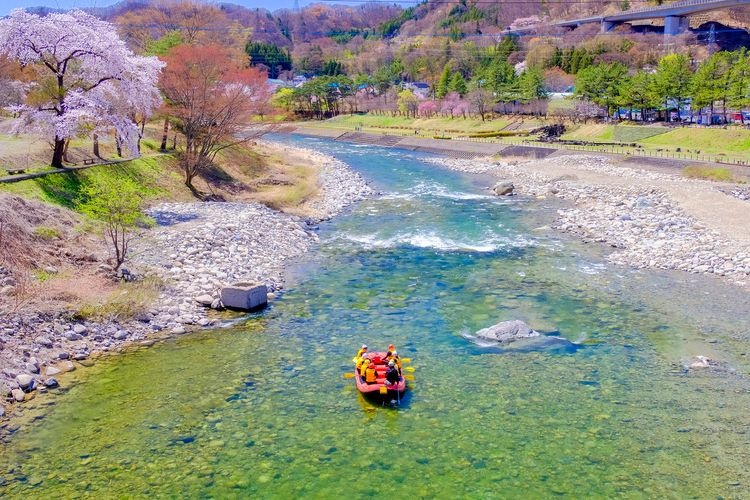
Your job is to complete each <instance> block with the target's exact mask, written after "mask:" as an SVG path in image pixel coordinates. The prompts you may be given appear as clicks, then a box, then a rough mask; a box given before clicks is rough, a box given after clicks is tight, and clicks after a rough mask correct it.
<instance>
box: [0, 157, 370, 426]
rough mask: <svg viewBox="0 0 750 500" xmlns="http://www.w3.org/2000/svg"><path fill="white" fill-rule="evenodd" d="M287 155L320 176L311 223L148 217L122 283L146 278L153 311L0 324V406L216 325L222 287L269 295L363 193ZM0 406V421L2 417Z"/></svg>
mask: <svg viewBox="0 0 750 500" xmlns="http://www.w3.org/2000/svg"><path fill="white" fill-rule="evenodd" d="M276 147H281V148H286V149H291V148H290V146H286V145H284V146H278V145H277V146H276ZM295 153H297V154H304V155H305V156H306V157H307V158H308V159H309V165H315V166H316V167H317V168H318V171H319V176H318V182H319V185H320V196H319V197H318V198H317V199H315V200H313V201H312V202H311V208H312V210H311V217H307V218H302V217H299V216H293V215H288V214H284V213H281V212H277V211H275V210H272V209H270V208H268V207H265V206H263V205H260V204H254V203H251V204H246V203H165V204H161V205H158V206H155V207H152V208H151V209H150V210H149V211H148V212H149V214H150V215H151V216H152V217H153V218H154V219H155V221H156V222H157V225H156V227H155V228H153V229H150V230H148V231H147V232H145V233H144V234H143V235H142V237H140V238H138V239H137V240H136V241H134V242H133V243H132V245H131V258H130V260H129V261H128V262H127V263H126V267H127V271H126V272H125V274H126V275H129V274H133V275H135V276H136V277H142V276H147V275H152V276H153V275H155V276H157V277H158V279H159V280H160V281H161V282H162V283H163V290H162V292H161V294H160V295H159V298H158V300H157V301H156V303H154V304H153V305H152V306H151V307H150V308H149V309H148V310H147V311H145V312H141V313H139V314H137V315H136V316H135V318H133V319H132V320H128V321H118V320H109V321H83V320H79V319H76V318H75V317H73V315H72V314H71V313H67V312H63V313H59V312H57V313H36V312H19V313H12V314H6V315H4V317H3V318H2V320H0V397H2V398H3V400H4V401H5V402H10V401H23V400H24V399H28V398H29V397H33V395H34V394H35V391H36V390H37V389H41V390H45V389H47V388H54V387H57V385H58V381H57V379H56V378H55V376H56V375H58V374H59V373H61V372H66V371H71V370H74V369H76V366H78V365H86V364H88V363H90V362H91V361H90V358H91V357H93V356H95V355H96V354H97V353H103V352H113V351H118V350H120V349H122V348H123V346H125V345H127V344H133V343H136V344H137V343H140V344H143V345H150V344H152V343H153V342H154V340H153V339H154V338H155V337H164V336H169V335H175V334H181V333H184V332H185V331H186V330H189V329H191V328H198V327H204V326H209V325H211V324H212V323H213V322H214V321H215V320H214V319H211V318H210V317H209V314H208V312H209V310H210V309H209V307H207V306H210V305H211V304H212V303H213V305H214V306H215V307H220V304H218V303H217V298H218V291H219V289H220V287H221V286H223V285H226V284H230V283H234V282H244V281H253V282H258V283H263V284H265V285H267V287H268V288H269V290H270V291H271V293H277V292H278V290H280V289H281V288H282V287H283V281H284V280H283V272H284V266H285V265H286V263H287V262H288V261H289V260H290V259H293V258H295V257H298V256H300V255H301V254H303V253H304V252H306V251H307V250H309V248H310V247H311V246H312V245H314V244H315V243H316V242H317V236H316V235H315V233H314V229H315V225H316V224H317V222H319V221H320V220H323V219H327V218H330V217H333V216H335V215H336V214H338V213H340V212H341V211H342V210H343V209H344V208H345V207H346V206H348V205H349V204H351V203H353V202H356V201H358V200H361V199H363V198H365V197H367V196H369V195H370V194H371V193H372V191H371V190H370V188H369V187H368V186H367V184H366V183H365V181H364V180H363V179H362V177H361V176H360V175H359V174H357V173H356V172H354V171H352V170H351V169H350V168H348V166H347V165H346V164H344V163H343V162H340V161H338V160H336V159H335V158H332V157H330V156H327V155H323V154H320V153H317V152H314V151H310V150H303V149H300V148H295ZM6 274H7V273H6ZM3 276H5V275H3ZM3 276H0V278H3ZM7 278H8V277H7V276H5V277H4V278H3V279H5V280H7ZM271 297H273V296H271ZM3 400H0V416H2V415H3V414H4V413H5V411H6V409H5V408H4V407H3V405H2V402H1V401H3Z"/></svg>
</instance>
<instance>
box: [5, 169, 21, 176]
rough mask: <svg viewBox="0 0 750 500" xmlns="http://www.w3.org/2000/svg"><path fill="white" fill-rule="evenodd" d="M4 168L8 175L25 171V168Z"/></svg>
mask: <svg viewBox="0 0 750 500" xmlns="http://www.w3.org/2000/svg"><path fill="white" fill-rule="evenodd" d="M5 170H6V171H7V172H8V175H17V174H25V173H26V169H25V168H6V169H5Z"/></svg>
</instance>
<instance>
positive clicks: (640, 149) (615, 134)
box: [315, 114, 750, 164]
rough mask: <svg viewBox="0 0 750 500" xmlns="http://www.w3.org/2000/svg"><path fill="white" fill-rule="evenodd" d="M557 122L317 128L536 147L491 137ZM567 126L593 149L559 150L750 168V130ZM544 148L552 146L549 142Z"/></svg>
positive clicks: (347, 122)
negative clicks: (749, 164) (651, 157)
mask: <svg viewBox="0 0 750 500" xmlns="http://www.w3.org/2000/svg"><path fill="white" fill-rule="evenodd" d="M553 123H556V121H554V120H549V121H544V120H542V119H536V118H525V119H521V118H518V119H510V118H507V117H505V118H498V119H494V120H487V121H485V122H482V121H481V120H480V119H477V118H467V119H464V118H440V117H436V118H429V119H427V118H406V117H403V116H380V115H370V114H366V115H347V116H338V117H335V118H332V119H330V120H326V121H323V122H315V126H316V127H320V128H330V129H335V130H341V131H342V132H345V131H354V130H360V131H362V132H369V133H375V134H382V133H384V132H387V133H389V134H395V135H405V136H413V135H418V136H426V137H436V136H440V137H445V138H458V139H463V138H468V139H477V140H479V141H480V142H497V143H514V144H516V143H518V141H519V140H523V141H524V142H530V143H533V142H534V139H535V138H534V137H528V138H521V137H517V136H513V137H502V136H494V137H493V136H492V134H491V133H492V132H500V133H501V134H503V133H509V134H510V133H513V134H514V135H523V132H525V131H528V130H531V129H534V128H537V127H541V126H543V125H550V124H553ZM566 127H567V132H566V133H565V134H564V135H563V136H562V137H561V138H562V139H563V140H569V141H584V142H587V143H591V144H589V145H586V146H579V145H577V146H568V145H566V144H555V145H554V147H558V148H560V149H566V148H572V149H575V150H580V151H587V152H592V153H597V152H603V153H618V154H633V155H639V154H640V155H645V156H654V157H663V158H675V159H686V160H695V161H707V162H714V161H715V162H726V163H735V164H748V163H750V130H747V129H744V128H740V127H728V128H702V127H680V128H672V127H666V126H660V125H638V124H617V125H611V124H604V123H592V124H570V123H568V124H566ZM598 143H602V144H601V145H599V144H598ZM632 144H635V145H636V146H635V147H634V146H632ZM540 145H542V146H546V147H552V145H551V144H550V143H545V144H540Z"/></svg>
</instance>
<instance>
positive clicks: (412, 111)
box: [398, 89, 419, 118]
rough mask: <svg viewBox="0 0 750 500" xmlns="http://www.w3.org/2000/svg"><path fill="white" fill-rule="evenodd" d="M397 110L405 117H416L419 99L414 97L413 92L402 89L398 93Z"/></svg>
mask: <svg viewBox="0 0 750 500" xmlns="http://www.w3.org/2000/svg"><path fill="white" fill-rule="evenodd" d="M398 110H399V111H400V112H401V113H402V114H404V115H406V116H413V117H414V118H416V117H417V111H418V110H419V99H417V96H415V95H414V92H412V91H411V90H409V89H404V90H402V91H401V92H399V93H398Z"/></svg>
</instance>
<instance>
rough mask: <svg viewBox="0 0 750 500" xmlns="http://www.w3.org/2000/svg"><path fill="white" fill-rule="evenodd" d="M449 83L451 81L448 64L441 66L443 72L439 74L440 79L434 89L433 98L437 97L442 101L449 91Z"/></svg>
mask: <svg viewBox="0 0 750 500" xmlns="http://www.w3.org/2000/svg"><path fill="white" fill-rule="evenodd" d="M450 81H451V67H450V65H449V64H446V65H445V66H443V72H442V73H441V74H440V79H439V80H438V84H437V86H436V87H435V96H437V98H438V99H442V98H443V97H445V96H446V95H447V94H448V92H449V89H450Z"/></svg>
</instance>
